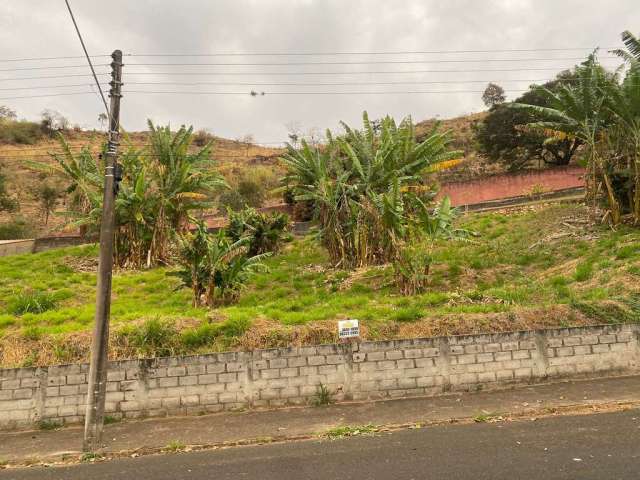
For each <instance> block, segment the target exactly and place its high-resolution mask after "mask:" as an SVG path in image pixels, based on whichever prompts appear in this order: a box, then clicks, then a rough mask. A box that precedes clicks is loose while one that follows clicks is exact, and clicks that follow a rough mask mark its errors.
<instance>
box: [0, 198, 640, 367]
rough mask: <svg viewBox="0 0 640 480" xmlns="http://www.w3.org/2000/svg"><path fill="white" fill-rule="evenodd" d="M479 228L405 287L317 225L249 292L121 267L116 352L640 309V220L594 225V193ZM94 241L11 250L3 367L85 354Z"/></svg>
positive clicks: (626, 314) (388, 333)
mask: <svg viewBox="0 0 640 480" xmlns="http://www.w3.org/2000/svg"><path fill="white" fill-rule="evenodd" d="M458 225H459V226H460V227H463V228H466V229H469V230H472V231H474V232H476V233H477V236H476V237H475V238H474V239H473V240H472V241H469V242H462V243H456V242H451V241H447V240H441V241H439V242H438V244H437V247H436V249H435V250H434V259H435V264H434V269H433V270H432V272H431V274H430V284H429V287H428V289H427V291H426V292H424V293H422V294H419V295H413V296H401V295H399V294H398V292H397V290H396V288H395V287H394V286H393V282H392V277H393V269H392V267H391V266H390V265H382V266H376V267H369V268H363V269H359V270H355V271H345V270H340V269H336V268H333V267H331V266H330V265H329V261H328V257H327V252H326V251H325V250H324V249H323V248H321V247H320V246H319V244H318V242H317V241H316V240H315V238H314V237H313V236H309V237H305V238H298V239H296V240H294V241H293V242H291V243H290V244H289V245H288V246H286V248H285V249H284V250H283V251H282V252H281V253H279V254H278V255H275V256H273V257H271V258H269V259H268V260H267V264H268V267H269V270H268V271H265V272H261V273H259V274H257V275H255V276H254V277H253V278H252V279H251V280H250V281H249V283H248V285H247V288H246V290H245V291H244V292H243V293H242V294H241V296H240V298H239V301H238V303H237V304H232V305H229V306H224V307H219V308H215V309H212V310H207V309H206V308H202V307H192V306H191V305H192V303H191V293H190V291H189V290H188V289H180V288H178V280H177V278H176V277H173V276H171V275H168V273H170V272H171V268H164V267H163V268H155V269H150V270H141V271H120V272H116V273H115V275H114V278H113V305H112V309H111V313H112V322H113V323H112V324H113V329H112V340H111V348H112V351H111V355H112V357H111V358H125V357H132V356H133V357H138V356H159V355H167V354H174V353H196V352H205V351H215V350H228V349H240V350H245V349H252V348H268V347H279V346H285V345H304V344H318V343H330V342H334V341H336V340H337V339H336V338H335V337H336V335H337V334H336V324H335V321H336V320H338V319H345V318H358V319H360V321H361V323H362V329H363V338H364V339H365V340H366V339H389V338H409V337H424V336H438V335H452V334H466V333H485V332H492V331H512V330H520V329H523V330H524V329H535V328H549V327H567V326H572V325H587V324H602V323H619V322H640V289H639V287H638V285H639V282H638V278H639V276H640V232H639V231H638V230H637V229H633V228H631V227H626V226H621V227H620V228H618V229H617V230H615V231H614V230H611V229H610V228H609V227H607V226H596V225H593V224H592V223H591V222H590V221H589V219H588V210H587V208H586V207H584V206H581V205H553V206H549V205H547V206H544V205H541V206H536V207H526V208H519V209H513V210H508V211H506V210H505V211H500V212H493V213H483V214H468V215H465V216H463V217H462V218H460V219H459V221H458ZM96 265H97V248H96V247H95V246H85V247H74V248H67V249H58V250H51V251H49V252H43V253H39V254H33V255H23V256H13V257H4V258H0V368H1V367H3V366H20V365H21V366H27V365H36V364H47V363H69V362H75V361H78V360H86V358H87V356H88V349H89V344H90V330H91V324H92V321H93V312H94V305H93V302H94V298H95V297H94V292H95V279H96V275H95V270H96Z"/></svg>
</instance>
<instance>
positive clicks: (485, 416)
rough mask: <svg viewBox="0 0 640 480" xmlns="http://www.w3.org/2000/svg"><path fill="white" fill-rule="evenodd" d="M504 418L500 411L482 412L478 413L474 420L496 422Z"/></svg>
mask: <svg viewBox="0 0 640 480" xmlns="http://www.w3.org/2000/svg"><path fill="white" fill-rule="evenodd" d="M500 419H502V416H501V415H500V414H498V413H489V412H482V413H480V414H478V415H476V416H475V417H473V421H474V422H476V423H488V422H495V421H497V420H500Z"/></svg>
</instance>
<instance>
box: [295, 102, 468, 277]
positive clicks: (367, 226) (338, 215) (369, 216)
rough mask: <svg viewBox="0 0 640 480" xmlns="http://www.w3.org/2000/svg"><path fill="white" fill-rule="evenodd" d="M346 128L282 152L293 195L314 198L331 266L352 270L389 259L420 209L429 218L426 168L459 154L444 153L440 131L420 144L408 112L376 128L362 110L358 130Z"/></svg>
mask: <svg viewBox="0 0 640 480" xmlns="http://www.w3.org/2000/svg"><path fill="white" fill-rule="evenodd" d="M343 127H344V129H345V131H346V133H345V134H344V135H342V136H338V137H335V138H334V137H333V136H332V135H331V134H330V133H328V134H327V137H328V144H327V145H324V146H323V147H322V148H318V147H312V146H310V145H309V144H307V143H306V142H305V141H304V140H303V141H302V148H300V149H294V148H293V147H292V146H289V147H288V148H289V151H288V152H287V154H286V155H285V156H284V157H283V161H284V163H285V165H286V166H287V168H288V175H287V176H286V177H285V179H284V181H283V183H284V184H285V185H290V186H291V187H292V188H293V189H294V191H295V193H296V200H298V201H312V202H313V204H314V208H315V215H316V218H317V220H318V221H319V223H320V227H321V239H322V242H323V243H324V246H325V247H326V248H327V250H328V253H329V256H330V258H331V261H332V262H333V263H334V265H340V266H341V267H342V268H355V267H361V266H366V265H376V264H382V263H386V262H389V261H392V260H393V259H394V257H395V255H396V251H397V248H398V244H400V243H402V242H405V241H407V240H408V239H409V237H410V236H411V232H412V229H411V228H410V227H411V224H412V222H413V219H414V218H415V217H416V212H417V211H419V212H420V214H421V218H422V216H428V215H429V212H430V210H431V209H430V208H429V207H428V205H429V206H430V205H431V200H432V199H433V188H432V187H433V185H432V184H431V181H430V180H429V179H428V178H427V176H426V174H427V173H428V172H430V171H433V169H435V168H437V167H438V166H442V165H444V164H445V162H447V161H449V160H455V159H456V158H457V157H458V156H459V154H460V152H455V151H449V150H448V147H447V144H448V138H447V136H446V135H445V134H439V133H433V134H432V135H430V136H429V137H428V138H427V139H426V140H424V141H423V142H421V143H417V142H416V139H415V128H414V125H413V122H412V121H411V119H410V118H406V119H404V120H403V121H402V122H401V123H400V124H399V125H397V124H396V122H395V121H394V120H393V119H392V118H390V117H387V118H385V119H383V120H382V121H381V123H380V128H379V132H380V133H379V134H378V133H376V132H375V129H374V125H372V123H371V122H370V121H369V118H368V116H367V113H366V112H364V114H363V128H362V130H354V129H351V128H350V127H349V126H347V125H345V124H343Z"/></svg>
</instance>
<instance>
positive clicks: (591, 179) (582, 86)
mask: <svg viewBox="0 0 640 480" xmlns="http://www.w3.org/2000/svg"><path fill="white" fill-rule="evenodd" d="M622 38H623V41H624V43H625V45H626V47H627V49H626V50H616V51H614V53H617V54H618V55H619V56H621V57H623V58H624V59H625V60H626V61H627V64H626V68H620V69H618V70H617V71H616V72H615V73H609V72H607V71H606V70H605V69H604V68H603V67H602V66H601V65H600V64H599V62H598V59H597V56H596V54H595V53H594V54H592V55H590V56H589V58H588V59H587V60H586V61H585V62H584V63H583V64H581V65H580V66H578V67H577V68H576V75H575V79H574V81H572V82H567V83H566V84H564V85H562V86H561V87H559V88H557V89H556V90H554V91H551V90H549V89H547V88H544V87H539V93H540V94H542V95H543V96H545V97H546V98H547V100H548V102H547V104H548V105H550V106H549V107H547V108H545V107H540V106H535V105H526V104H514V105H513V106H512V108H519V109H523V110H528V111H530V112H532V113H535V114H536V115H537V116H538V117H540V118H543V120H542V121H538V122H535V123H532V124H529V125H528V126H529V127H531V128H535V129H540V130H542V131H545V132H546V133H547V134H548V135H549V134H550V133H551V134H552V135H551V136H550V138H549V139H548V141H549V142H553V141H562V140H564V139H566V138H576V139H578V140H580V142H581V143H582V144H583V145H584V146H585V149H584V152H583V156H584V162H585V164H586V166H587V168H588V172H589V175H588V178H587V180H588V181H587V186H588V191H589V198H590V199H591V200H592V201H593V206H594V211H595V209H596V208H597V207H598V206H599V205H598V204H599V203H600V204H601V205H603V206H604V208H605V214H604V219H606V220H608V221H609V222H610V223H611V224H613V225H617V224H619V223H620V222H621V221H622V220H623V218H624V216H625V215H629V216H630V217H631V219H632V221H633V223H634V224H636V225H638V224H640V40H638V39H637V38H636V37H635V36H634V35H632V34H631V33H630V32H624V33H623V34H622Z"/></svg>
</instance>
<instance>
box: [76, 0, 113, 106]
mask: <svg viewBox="0 0 640 480" xmlns="http://www.w3.org/2000/svg"><path fill="white" fill-rule="evenodd" d="M64 3H66V4H67V10H69V15H71V21H72V22H73V26H74V27H75V29H76V33H77V34H78V38H79V39H80V44H81V45H82V50H84V55H85V57H86V58H87V62H89V68H91V74H92V75H93V79H94V80H95V82H96V85H97V86H98V91H99V92H100V97H101V98H102V103H103V104H104V109H105V111H106V112H107V117H109V118H111V113H110V112H109V105H107V99H106V97H105V96H104V92H103V91H102V87H101V86H100V81H99V80H98V76H97V75H96V71H95V69H94V68H93V63H92V62H91V57H90V56H89V52H87V47H86V46H85V44H84V40H83V39H82V34H81V33H80V29H79V28H78V24H77V23H76V18H75V17H74V16H73V11H72V10H71V5H69V0H64Z"/></svg>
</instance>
